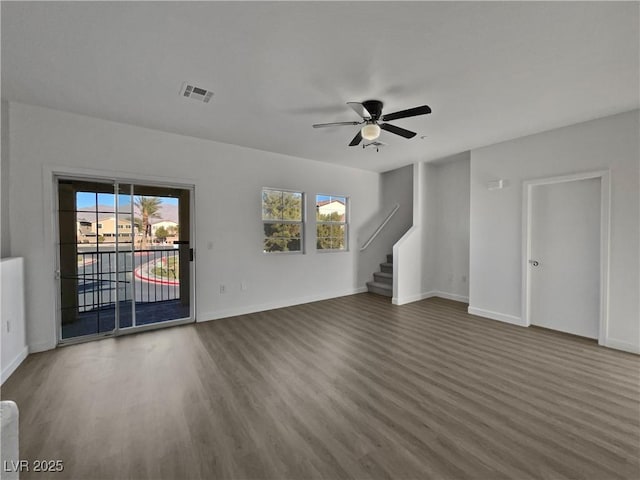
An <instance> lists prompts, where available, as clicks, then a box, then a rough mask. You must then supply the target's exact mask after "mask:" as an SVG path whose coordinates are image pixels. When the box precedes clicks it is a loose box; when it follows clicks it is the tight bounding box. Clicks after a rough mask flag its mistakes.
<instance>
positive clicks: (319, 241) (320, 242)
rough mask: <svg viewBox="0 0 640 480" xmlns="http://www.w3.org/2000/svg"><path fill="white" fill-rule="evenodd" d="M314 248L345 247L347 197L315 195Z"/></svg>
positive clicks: (339, 248)
mask: <svg viewBox="0 0 640 480" xmlns="http://www.w3.org/2000/svg"><path fill="white" fill-rule="evenodd" d="M316 248H317V249H318V250H346V249H347V197H339V196H336V195H316Z"/></svg>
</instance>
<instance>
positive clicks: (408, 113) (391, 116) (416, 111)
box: [382, 105, 431, 122]
mask: <svg viewBox="0 0 640 480" xmlns="http://www.w3.org/2000/svg"><path fill="white" fill-rule="evenodd" d="M427 113H431V109H430V108H429V106H428V105H422V106H421V107H414V108H409V109H408V110H400V111H399V112H394V113H388V114H387V115H383V116H382V121H384V122H386V121H388V120H397V119H399V118H407V117H415V116H416V115H426V114H427Z"/></svg>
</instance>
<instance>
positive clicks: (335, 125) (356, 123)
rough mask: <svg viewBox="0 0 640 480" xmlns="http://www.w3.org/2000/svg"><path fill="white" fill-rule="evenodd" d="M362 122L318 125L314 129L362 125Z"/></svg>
mask: <svg viewBox="0 0 640 480" xmlns="http://www.w3.org/2000/svg"><path fill="white" fill-rule="evenodd" d="M361 123H362V122H333V123H316V124H314V125H313V128H322V127H337V126H339V125H360V124H361Z"/></svg>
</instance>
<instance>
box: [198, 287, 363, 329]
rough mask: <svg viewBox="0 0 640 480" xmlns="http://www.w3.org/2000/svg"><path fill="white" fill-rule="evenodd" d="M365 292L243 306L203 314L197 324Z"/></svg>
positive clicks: (360, 289) (314, 296) (361, 290)
mask: <svg viewBox="0 0 640 480" xmlns="http://www.w3.org/2000/svg"><path fill="white" fill-rule="evenodd" d="M366 291H367V287H358V288H354V289H352V290H349V291H346V292H335V293H330V294H322V295H308V296H305V297H298V298H293V299H289V300H283V301H280V302H269V303H262V304H258V305H243V306H241V307H234V308H228V309H226V310H218V311H215V312H205V313H201V314H198V320H197V321H198V322H208V321H210V320H219V319H221V318H229V317H236V316H238V315H248V314H250V313H257V312H264V311H267V310H274V309H276V308H284V307H293V306H295V305H302V304H304V303H311V302H319V301H321V300H330V299H332V298H339V297H346V296H347V295H355V294H357V293H364V292H366Z"/></svg>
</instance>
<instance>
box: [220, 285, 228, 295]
mask: <svg viewBox="0 0 640 480" xmlns="http://www.w3.org/2000/svg"><path fill="white" fill-rule="evenodd" d="M220 293H227V286H226V285H225V284H224V283H221V284H220Z"/></svg>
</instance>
